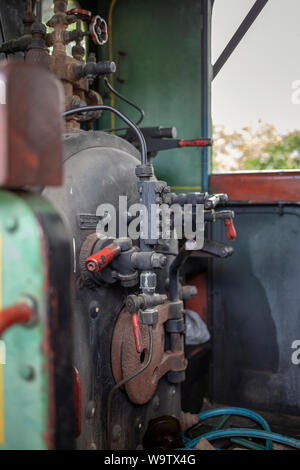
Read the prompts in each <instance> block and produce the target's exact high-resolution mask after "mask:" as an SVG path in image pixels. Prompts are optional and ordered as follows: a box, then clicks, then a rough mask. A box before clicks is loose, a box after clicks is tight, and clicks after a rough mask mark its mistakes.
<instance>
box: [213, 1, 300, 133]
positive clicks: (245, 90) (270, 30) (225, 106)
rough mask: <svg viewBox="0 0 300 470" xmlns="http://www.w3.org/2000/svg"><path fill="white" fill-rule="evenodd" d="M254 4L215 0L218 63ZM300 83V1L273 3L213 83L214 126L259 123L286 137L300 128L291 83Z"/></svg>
mask: <svg viewBox="0 0 300 470" xmlns="http://www.w3.org/2000/svg"><path fill="white" fill-rule="evenodd" d="M253 4H254V0H215V5H214V10H213V25H212V27H213V31H212V38H213V41H212V48H213V49H212V55H213V57H212V58H213V63H214V62H215V60H216V59H217V57H218V56H219V54H220V53H221V52H222V50H223V48H224V47H225V45H226V44H227V42H228V40H229V39H230V38H231V36H232V34H233V33H234V32H235V30H236V28H237V27H238V26H239V24H240V22H241V20H242V19H243V18H244V16H245V14H246V13H247V12H248V11H249V9H250V8H251V6H252V5H253ZM295 80H300V0H269V2H268V3H267V5H266V6H265V8H264V9H263V11H262V12H261V14H260V16H259V17H258V19H257V20H256V22H255V23H254V25H253V26H252V28H251V29H250V30H249V31H248V33H247V34H246V36H245V37H244V39H243V40H242V42H241V43H240V44H239V46H238V48H237V49H236V51H235V52H234V53H233V55H232V56H231V57H230V59H229V60H228V62H227V63H226V64H225V66H224V68H223V69H222V70H221V71H220V72H219V75H218V76H217V77H216V78H215V80H214V82H213V89H212V100H213V121H214V124H224V125H225V126H226V127H227V128H228V129H239V128H241V127H243V126H245V125H249V124H250V125H253V126H255V125H256V124H257V122H258V119H262V120H263V121H264V122H268V123H271V124H274V125H275V126H276V127H277V129H278V130H279V131H281V132H285V131H288V130H293V129H296V128H298V129H300V104H299V105H295V104H292V101H291V95H292V83H293V81H295Z"/></svg>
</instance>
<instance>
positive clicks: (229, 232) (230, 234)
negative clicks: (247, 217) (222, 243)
mask: <svg viewBox="0 0 300 470" xmlns="http://www.w3.org/2000/svg"><path fill="white" fill-rule="evenodd" d="M224 222H225V230H226V236H227V238H228V240H234V239H235V238H236V229H235V226H234V224H233V220H232V219H227V220H225V221H224Z"/></svg>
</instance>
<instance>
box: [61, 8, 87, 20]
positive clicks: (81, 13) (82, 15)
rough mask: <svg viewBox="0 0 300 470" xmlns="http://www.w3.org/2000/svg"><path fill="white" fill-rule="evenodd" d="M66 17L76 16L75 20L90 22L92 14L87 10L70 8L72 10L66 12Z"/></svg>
mask: <svg viewBox="0 0 300 470" xmlns="http://www.w3.org/2000/svg"><path fill="white" fill-rule="evenodd" d="M67 15H68V16H72V15H74V16H76V17H77V19H79V20H82V21H90V20H91V18H92V12H91V11H88V10H83V9H81V8H72V10H69V11H67Z"/></svg>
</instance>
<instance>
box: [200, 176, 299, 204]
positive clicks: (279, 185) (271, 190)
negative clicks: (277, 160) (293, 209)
mask: <svg viewBox="0 0 300 470" xmlns="http://www.w3.org/2000/svg"><path fill="white" fill-rule="evenodd" d="M209 190H210V192H211V193H227V194H228V197H229V200H230V201H241V202H254V203H255V202H258V203H259V202H260V203H264V202H278V201H291V202H300V171H297V170H286V171H274V172H263V171H261V172H253V173H223V174H216V175H211V176H210V186H209Z"/></svg>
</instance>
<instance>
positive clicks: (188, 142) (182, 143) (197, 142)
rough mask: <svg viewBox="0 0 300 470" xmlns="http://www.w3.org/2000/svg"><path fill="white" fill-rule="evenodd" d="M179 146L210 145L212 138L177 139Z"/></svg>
mask: <svg viewBox="0 0 300 470" xmlns="http://www.w3.org/2000/svg"><path fill="white" fill-rule="evenodd" d="M178 145H179V147H211V146H212V139H192V140H179V141H178Z"/></svg>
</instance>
